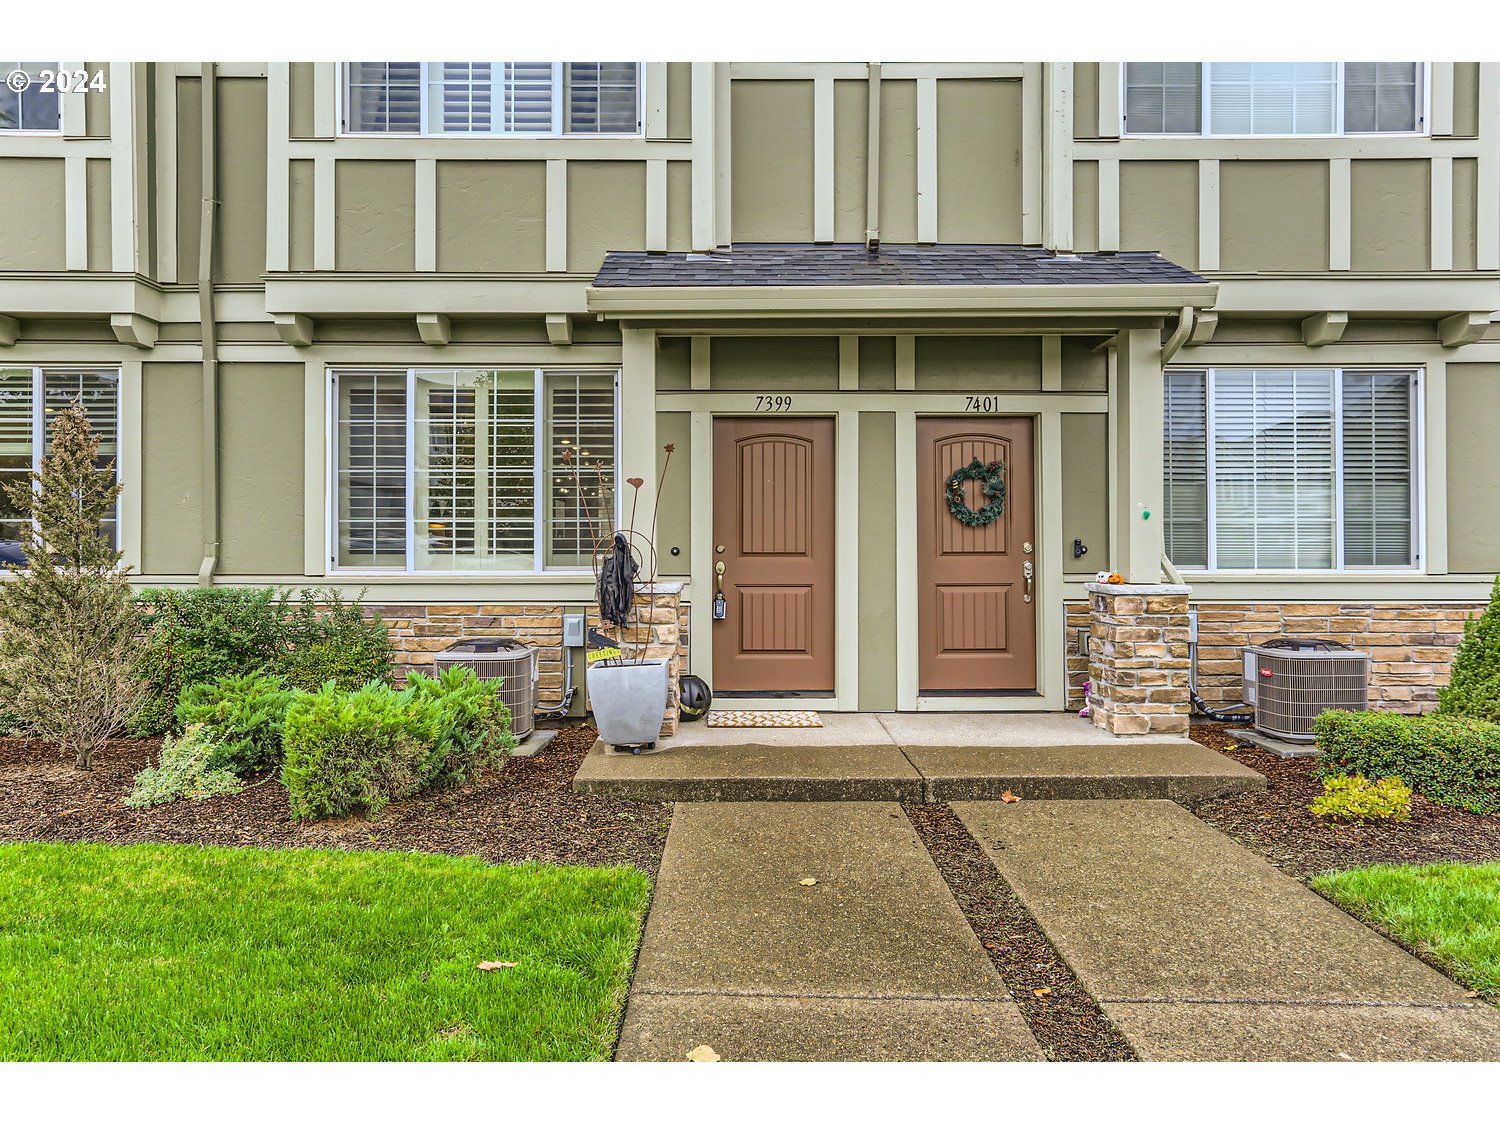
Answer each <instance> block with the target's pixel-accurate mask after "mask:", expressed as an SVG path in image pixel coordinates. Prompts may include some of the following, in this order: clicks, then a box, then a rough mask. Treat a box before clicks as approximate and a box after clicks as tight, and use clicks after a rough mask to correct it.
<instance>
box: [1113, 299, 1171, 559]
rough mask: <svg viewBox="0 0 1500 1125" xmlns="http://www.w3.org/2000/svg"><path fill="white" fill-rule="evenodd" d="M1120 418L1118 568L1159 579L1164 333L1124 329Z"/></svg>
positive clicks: (1116, 499)
mask: <svg viewBox="0 0 1500 1125" xmlns="http://www.w3.org/2000/svg"><path fill="white" fill-rule="evenodd" d="M1118 351H1119V367H1118V371H1119V393H1118V395H1117V398H1116V405H1117V408H1118V414H1119V417H1118V418H1117V420H1116V424H1115V433H1116V435H1117V438H1118V448H1117V449H1116V450H1115V451H1114V456H1115V496H1114V507H1115V527H1116V528H1117V532H1118V534H1117V541H1116V542H1115V543H1114V544H1113V545H1112V551H1111V553H1112V554H1113V555H1114V569H1115V570H1116V571H1118V572H1119V573H1120V574H1123V575H1124V576H1125V581H1126V582H1131V583H1140V584H1145V585H1149V584H1152V583H1155V582H1159V581H1161V557H1162V553H1163V551H1164V550H1165V541H1164V539H1163V537H1162V522H1161V521H1162V504H1163V500H1164V496H1165V493H1164V487H1163V483H1162V473H1163V469H1162V457H1163V444H1164V442H1163V433H1162V426H1163V424H1164V420H1163V411H1162V393H1163V389H1164V386H1163V380H1162V367H1161V332H1160V331H1159V330H1158V329H1155V328H1129V329H1126V330H1124V331H1123V332H1121V333H1120V342H1119V348H1118Z"/></svg>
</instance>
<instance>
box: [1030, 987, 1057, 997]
mask: <svg viewBox="0 0 1500 1125" xmlns="http://www.w3.org/2000/svg"><path fill="white" fill-rule="evenodd" d="M1031 994H1032V995H1033V996H1051V995H1052V990H1051V989H1050V988H1033V989H1032V990H1031Z"/></svg>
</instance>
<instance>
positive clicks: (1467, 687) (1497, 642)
mask: <svg viewBox="0 0 1500 1125" xmlns="http://www.w3.org/2000/svg"><path fill="white" fill-rule="evenodd" d="M1438 710H1439V711H1440V712H1441V713H1442V714H1444V715H1464V716H1467V717H1468V718H1471V719H1487V720H1489V721H1490V722H1500V576H1497V577H1496V578H1495V585H1494V587H1493V588H1492V589H1491V590H1490V604H1489V605H1488V606H1486V607H1485V610H1484V612H1483V613H1481V614H1480V615H1479V616H1478V617H1474V618H1470V620H1469V621H1468V623H1467V624H1465V625H1464V639H1463V640H1462V641H1460V642H1459V646H1458V652H1457V654H1455V656H1454V657H1453V675H1452V678H1451V679H1450V680H1449V681H1448V686H1447V687H1445V688H1440V689H1439V690H1438Z"/></svg>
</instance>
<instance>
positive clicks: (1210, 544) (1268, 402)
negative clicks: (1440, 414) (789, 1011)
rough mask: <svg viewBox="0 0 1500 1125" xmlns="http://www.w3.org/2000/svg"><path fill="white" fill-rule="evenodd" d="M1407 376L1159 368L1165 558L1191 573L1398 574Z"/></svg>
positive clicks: (1406, 549)
mask: <svg viewBox="0 0 1500 1125" xmlns="http://www.w3.org/2000/svg"><path fill="white" fill-rule="evenodd" d="M1416 387H1417V372H1416V371H1413V370H1405V369H1402V370H1349V369H1339V368H1214V369H1208V370H1200V371H1169V372H1167V373H1166V393H1165V427H1166V430H1165V448H1164V472H1165V487H1166V505H1165V512H1164V515H1165V524H1164V527H1163V533H1164V535H1165V537H1166V549H1167V555H1168V557H1169V558H1171V559H1172V561H1173V562H1174V563H1175V564H1177V565H1178V566H1181V567H1189V568H1193V569H1198V570H1226V571H1257V570H1346V569H1359V568H1377V569H1405V568H1410V567H1413V566H1415V565H1416V564H1417V562H1418V561H1419V560H1418V558H1417V554H1416V543H1417V523H1416V500H1415V496H1416V471H1415V464H1416V461H1415V438H1414V427H1415V424H1416V406H1415V402H1416Z"/></svg>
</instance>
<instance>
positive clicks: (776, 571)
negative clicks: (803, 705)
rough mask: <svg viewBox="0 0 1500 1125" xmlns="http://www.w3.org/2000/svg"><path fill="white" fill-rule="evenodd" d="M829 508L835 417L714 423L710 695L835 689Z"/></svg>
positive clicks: (830, 510)
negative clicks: (717, 596)
mask: <svg viewBox="0 0 1500 1125" xmlns="http://www.w3.org/2000/svg"><path fill="white" fill-rule="evenodd" d="M833 503H834V499H833V419H831V418H778V419H774V420H773V419H769V418H718V419H715V421H714V556H713V559H714V564H715V566H717V565H718V564H720V563H722V564H723V566H724V578H723V589H724V598H725V617H724V619H723V620H722V621H714V622H713V626H712V627H713V634H714V682H713V689H714V690H715V691H717V692H725V691H743V692H757V691H766V692H788V691H798V692H831V691H833V525H834V516H833ZM710 596H712V594H710ZM695 612H696V609H695Z"/></svg>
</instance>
